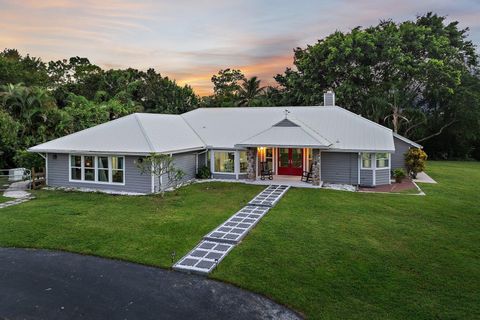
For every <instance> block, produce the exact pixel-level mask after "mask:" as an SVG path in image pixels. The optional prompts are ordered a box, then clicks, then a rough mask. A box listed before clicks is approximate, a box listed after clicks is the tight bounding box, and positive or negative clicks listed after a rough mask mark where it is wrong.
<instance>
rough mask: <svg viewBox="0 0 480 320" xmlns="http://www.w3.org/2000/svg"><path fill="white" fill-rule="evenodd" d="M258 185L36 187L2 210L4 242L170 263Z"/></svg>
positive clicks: (0, 234) (0, 233)
mask: <svg viewBox="0 0 480 320" xmlns="http://www.w3.org/2000/svg"><path fill="white" fill-rule="evenodd" d="M261 189H263V188H262V187H260V186H252V185H243V184H233V183H204V184H195V185H191V186H187V187H184V188H182V189H180V190H179V191H178V194H175V193H167V194H166V196H165V198H161V197H160V196H139V197H127V196H113V195H106V194H100V193H81V192H61V191H37V192H35V196H36V197H37V199H35V200H32V201H29V202H26V203H24V204H21V205H17V206H12V207H8V208H4V209H0V246H2V247H33V248H48V249H60V250H67V251H72V252H79V253H85V254H93V255H99V256H105V257H111V258H117V259H125V260H130V261H134V262H138V263H143V264H149V265H155V266H160V267H170V266H171V265H172V263H171V252H172V251H174V250H175V251H176V253H177V258H180V257H181V256H182V255H184V254H185V253H187V252H188V251H189V250H190V249H192V248H193V247H194V246H195V245H196V244H197V242H198V241H199V240H200V239H201V238H202V236H204V235H205V234H206V233H208V232H209V231H210V230H212V229H213V228H214V227H216V226H217V225H219V224H220V223H221V222H223V221H224V220H225V219H227V217H229V216H230V215H232V214H233V213H235V212H236V211H237V210H238V209H240V208H241V207H242V206H244V205H245V204H246V203H247V202H248V201H249V200H250V199H251V198H252V197H253V196H254V195H255V194H256V193H258V192H259V191H260V190H261Z"/></svg>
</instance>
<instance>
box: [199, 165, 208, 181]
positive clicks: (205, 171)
mask: <svg viewBox="0 0 480 320" xmlns="http://www.w3.org/2000/svg"><path fill="white" fill-rule="evenodd" d="M211 175H212V172H211V171H210V168H208V167H207V166H203V167H201V168H200V169H198V173H197V178H198V179H209V178H210V177H211Z"/></svg>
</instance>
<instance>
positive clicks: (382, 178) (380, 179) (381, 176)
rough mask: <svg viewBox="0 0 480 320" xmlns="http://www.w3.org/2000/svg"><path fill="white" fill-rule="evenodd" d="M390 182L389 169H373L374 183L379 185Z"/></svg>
mask: <svg viewBox="0 0 480 320" xmlns="http://www.w3.org/2000/svg"><path fill="white" fill-rule="evenodd" d="M389 183H390V170H389V169H377V170H375V184H376V185H377V186H381V185H383V184H389Z"/></svg>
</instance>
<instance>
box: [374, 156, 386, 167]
mask: <svg viewBox="0 0 480 320" xmlns="http://www.w3.org/2000/svg"><path fill="white" fill-rule="evenodd" d="M376 158H377V168H388V167H389V163H388V153H377V155H376Z"/></svg>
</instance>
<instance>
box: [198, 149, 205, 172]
mask: <svg viewBox="0 0 480 320" xmlns="http://www.w3.org/2000/svg"><path fill="white" fill-rule="evenodd" d="M206 165H207V153H206V152H204V153H201V154H199V155H198V168H199V169H200V168H203V167H205V166H206Z"/></svg>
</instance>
